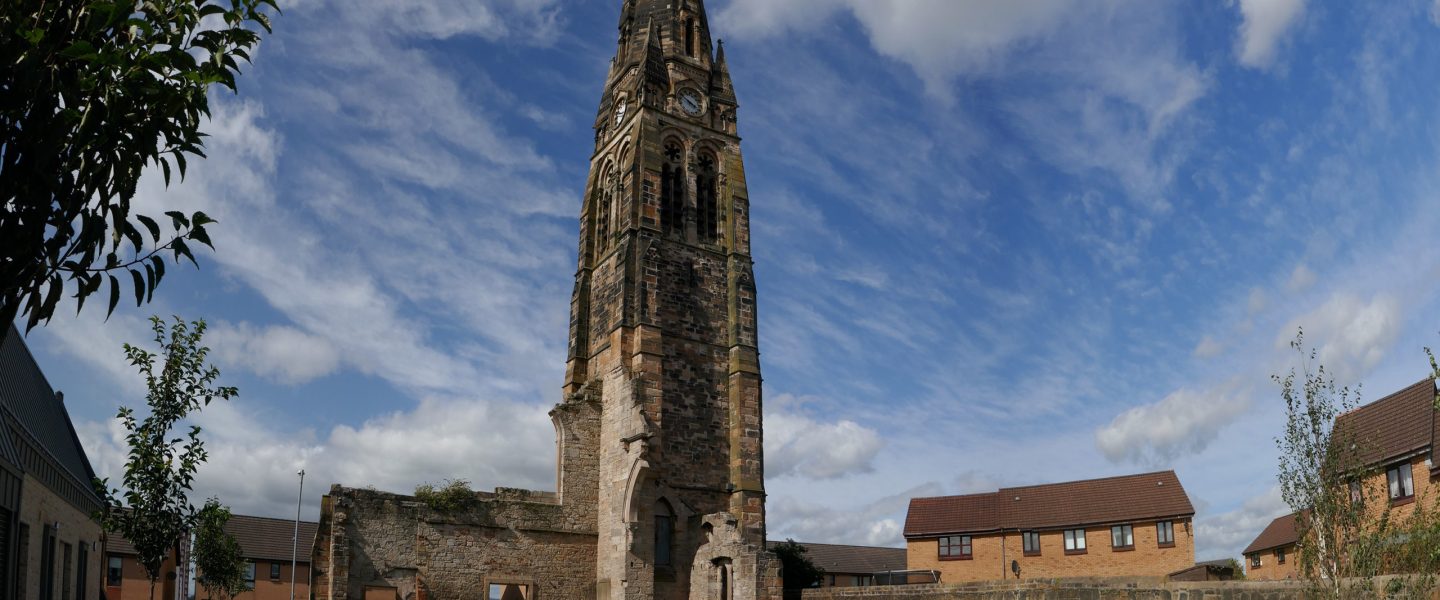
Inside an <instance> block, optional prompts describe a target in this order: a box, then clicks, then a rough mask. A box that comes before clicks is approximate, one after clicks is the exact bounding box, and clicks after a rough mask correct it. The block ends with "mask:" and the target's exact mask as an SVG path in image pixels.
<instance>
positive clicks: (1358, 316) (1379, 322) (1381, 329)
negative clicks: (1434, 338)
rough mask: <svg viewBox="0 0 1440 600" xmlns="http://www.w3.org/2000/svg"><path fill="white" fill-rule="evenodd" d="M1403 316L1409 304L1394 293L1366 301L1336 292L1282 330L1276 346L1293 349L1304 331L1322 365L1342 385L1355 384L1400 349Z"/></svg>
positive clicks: (1306, 340)
mask: <svg viewBox="0 0 1440 600" xmlns="http://www.w3.org/2000/svg"><path fill="white" fill-rule="evenodd" d="M1403 313H1404V307H1403V305H1402V304H1401V303H1400V301H1399V300H1397V299H1396V298H1395V297H1394V296H1391V295H1390V294H1386V293H1380V294H1376V295H1375V296H1374V297H1372V298H1370V299H1369V300H1365V299H1363V298H1362V297H1360V296H1357V295H1355V294H1352V293H1349V292H1340V293H1336V294H1335V295H1333V296H1331V297H1330V299H1329V300H1328V301H1326V302H1325V304H1323V305H1321V306H1320V307H1319V308H1316V309H1315V310H1313V311H1311V312H1310V313H1308V314H1305V315H1302V316H1300V317H1298V318H1296V319H1293V320H1291V321H1290V322H1289V323H1287V324H1286V325H1285V326H1284V327H1283V328H1281V330H1280V332H1279V335H1278V336H1277V337H1276V340H1275V346H1276V347H1277V348H1286V347H1288V345H1289V344H1290V342H1291V341H1292V340H1293V339H1295V332H1296V331H1297V330H1299V329H1300V328H1302V327H1303V328H1304V330H1305V343H1306V345H1308V346H1310V347H1313V348H1314V349H1315V352H1316V360H1318V361H1319V363H1320V364H1321V365H1324V366H1325V368H1326V369H1327V370H1329V371H1330V372H1331V373H1332V374H1334V376H1335V378H1336V379H1337V380H1338V381H1340V382H1341V383H1342V384H1345V383H1354V382H1356V381H1358V380H1359V379H1360V378H1362V377H1363V376H1364V375H1365V374H1366V373H1369V372H1370V370H1371V369H1373V368H1375V366H1376V365H1378V364H1380V361H1381V360H1382V359H1383V358H1385V354H1386V353H1387V352H1388V351H1389V350H1390V348H1391V347H1393V346H1394V345H1395V341H1396V340H1397V339H1399V337H1400V334H1401V333H1402V325H1403V323H1404V314H1403Z"/></svg>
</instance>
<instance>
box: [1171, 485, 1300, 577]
mask: <svg viewBox="0 0 1440 600" xmlns="http://www.w3.org/2000/svg"><path fill="white" fill-rule="evenodd" d="M1289 512H1290V507H1289V506H1288V505H1286V504H1285V500H1284V499H1282V498H1281V497H1280V487H1279V486H1274V487H1271V488H1270V489H1269V490H1267V491H1266V492H1265V493H1264V494H1261V495H1259V496H1255V497H1254V498H1250V499H1249V500H1246V501H1245V503H1244V504H1243V505H1241V506H1240V508H1237V509H1235V510H1232V511H1230V512H1227V513H1222V514H1219V515H1215V516H1204V515H1202V516H1200V517H1198V518H1196V519H1195V558H1196V559H1197V560H1217V559H1222V558H1237V559H1238V558H1240V551H1241V550H1244V549H1245V546H1248V545H1249V544H1250V542H1251V541H1254V539H1255V536H1258V535H1260V532H1261V531H1264V529H1265V526H1266V525H1269V524H1270V522H1271V521H1273V520H1275V518H1276V517H1279V516H1281V515H1285V514H1288V513H1289Z"/></svg>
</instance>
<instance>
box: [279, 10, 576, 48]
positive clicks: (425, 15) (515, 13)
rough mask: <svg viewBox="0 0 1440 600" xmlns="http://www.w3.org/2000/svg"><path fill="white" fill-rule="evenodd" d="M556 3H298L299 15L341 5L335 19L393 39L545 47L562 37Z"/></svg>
mask: <svg viewBox="0 0 1440 600" xmlns="http://www.w3.org/2000/svg"><path fill="white" fill-rule="evenodd" d="M555 3H556V0H430V1H428V2H392V1H390V0H343V2H342V1H337V0H303V1H300V0H297V3H296V4H297V8H298V9H300V10H301V11H318V10H324V9H333V8H335V7H337V6H339V7H341V8H342V9H341V10H339V11H336V12H335V13H333V14H335V15H336V16H337V17H338V18H339V19H342V20H344V21H348V24H347V25H346V26H349V27H356V26H360V27H365V28H370V29H374V28H377V27H385V28H387V31H386V33H391V34H400V35H406V36H416V37H425V38H433V39H445V38H450V37H455V36H477V37H481V38H484V39H487V40H491V41H495V40H500V39H508V40H516V41H532V42H541V43H544V42H548V41H550V40H552V39H553V37H554V36H555V35H557V34H558V28H557V15H558V13H557V11H556V9H555ZM289 9H290V7H286V10H287V11H288V10H289ZM337 27H338V26H337Z"/></svg>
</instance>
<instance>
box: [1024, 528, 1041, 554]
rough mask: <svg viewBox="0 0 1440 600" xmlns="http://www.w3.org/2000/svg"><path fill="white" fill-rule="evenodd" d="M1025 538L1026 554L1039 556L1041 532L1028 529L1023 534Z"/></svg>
mask: <svg viewBox="0 0 1440 600" xmlns="http://www.w3.org/2000/svg"><path fill="white" fill-rule="evenodd" d="M1022 535H1023V536H1024V538H1025V554H1027V555H1030V556H1037V555H1039V554H1040V532H1038V531H1027V532H1025V533H1024V534H1022Z"/></svg>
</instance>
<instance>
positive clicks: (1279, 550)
mask: <svg viewBox="0 0 1440 600" xmlns="http://www.w3.org/2000/svg"><path fill="white" fill-rule="evenodd" d="M1299 542H1300V534H1299V532H1298V531H1297V530H1296V527H1295V514H1294V513H1291V514H1288V515H1285V516H1283V517H1278V518H1276V519H1275V520H1274V521H1271V522H1270V525H1268V526H1266V527H1265V530H1264V531H1261V532H1260V535H1259V536H1257V537H1256V538H1255V541H1253V542H1250V545H1249V546H1246V547H1245V552H1244V554H1245V576H1246V577H1248V578H1250V579H1297V578H1299V577H1300V568H1299V566H1298V565H1299V564H1300V555H1299V553H1298V552H1296V550H1297V548H1296V544H1298V543H1299Z"/></svg>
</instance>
